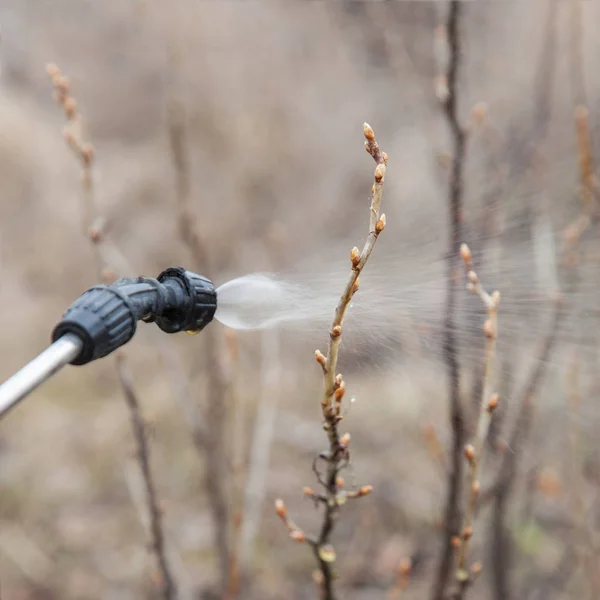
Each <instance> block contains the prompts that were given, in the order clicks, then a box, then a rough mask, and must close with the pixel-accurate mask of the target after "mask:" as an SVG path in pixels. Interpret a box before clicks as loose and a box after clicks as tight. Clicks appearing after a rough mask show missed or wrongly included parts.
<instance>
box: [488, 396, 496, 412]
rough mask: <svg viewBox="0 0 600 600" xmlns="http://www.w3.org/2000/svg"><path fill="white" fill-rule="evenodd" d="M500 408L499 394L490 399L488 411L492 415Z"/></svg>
mask: <svg viewBox="0 0 600 600" xmlns="http://www.w3.org/2000/svg"><path fill="white" fill-rule="evenodd" d="M497 406H498V394H492V397H491V398H490V401H489V402H488V405H487V411H488V412H489V413H492V412H494V411H495V410H496V408H497Z"/></svg>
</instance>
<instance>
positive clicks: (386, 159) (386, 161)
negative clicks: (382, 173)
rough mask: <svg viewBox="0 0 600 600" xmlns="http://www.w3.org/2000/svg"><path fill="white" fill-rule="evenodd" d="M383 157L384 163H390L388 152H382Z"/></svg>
mask: <svg viewBox="0 0 600 600" xmlns="http://www.w3.org/2000/svg"><path fill="white" fill-rule="evenodd" d="M381 158H383V164H384V165H387V164H388V155H387V153H386V152H382V153H381Z"/></svg>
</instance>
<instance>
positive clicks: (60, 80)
mask: <svg viewBox="0 0 600 600" xmlns="http://www.w3.org/2000/svg"><path fill="white" fill-rule="evenodd" d="M52 83H53V84H54V87H55V88H56V90H57V91H58V92H59V93H60V94H62V95H63V96H64V95H65V94H66V93H67V92H68V91H69V80H68V79H67V78H66V77H65V76H64V75H60V74H58V75H55V76H54V77H53V78H52Z"/></svg>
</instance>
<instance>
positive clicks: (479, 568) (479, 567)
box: [471, 562, 483, 577]
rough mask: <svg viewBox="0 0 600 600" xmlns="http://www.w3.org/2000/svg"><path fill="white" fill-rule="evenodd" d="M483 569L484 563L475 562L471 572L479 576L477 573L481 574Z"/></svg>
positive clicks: (474, 575)
mask: <svg viewBox="0 0 600 600" xmlns="http://www.w3.org/2000/svg"><path fill="white" fill-rule="evenodd" d="M482 570H483V565H482V564H481V563H480V562H474V563H473V564H472V565H471V573H472V574H473V577H477V575H479V573H481V571H482Z"/></svg>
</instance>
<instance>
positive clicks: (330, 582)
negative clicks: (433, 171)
mask: <svg viewBox="0 0 600 600" xmlns="http://www.w3.org/2000/svg"><path fill="white" fill-rule="evenodd" d="M364 135H365V140H366V141H365V148H366V150H367V152H368V153H369V154H370V155H371V156H372V157H373V159H374V160H375V162H376V163H377V166H376V167H375V173H374V182H373V187H372V189H371V206H370V219H369V235H368V236H367V240H366V242H365V245H364V247H363V249H362V251H359V250H358V248H356V247H354V248H352V251H351V252H350V261H351V263H352V270H351V271H350V276H349V278H348V281H347V283H346V286H345V287H344V291H343V292H342V296H341V298H340V300H339V302H338V305H337V307H336V310H335V316H334V319H333V323H332V325H331V330H330V332H329V349H328V352H327V356H324V355H323V354H322V353H321V352H320V351H319V350H317V351H316V352H315V356H316V359H317V362H318V363H319V364H320V365H321V368H322V369H323V379H324V386H323V398H322V400H321V411H322V414H323V420H324V423H323V428H324V429H325V431H326V432H327V436H328V438H329V449H328V451H327V452H323V453H322V454H321V455H320V458H321V459H322V460H323V461H324V463H325V465H326V469H325V474H324V475H321V474H320V473H319V471H318V469H317V464H316V461H315V463H314V465H313V468H314V470H315V472H316V474H317V480H318V481H319V483H320V484H321V485H322V486H323V488H324V493H323V494H315V493H314V492H313V491H312V490H311V489H310V488H305V494H306V495H307V496H309V497H311V498H312V499H313V500H314V501H315V502H316V503H318V504H322V505H323V507H324V508H323V522H322V524H321V529H320V531H319V534H318V536H317V537H315V538H313V537H309V536H306V535H305V534H304V532H303V531H302V530H301V529H299V528H298V527H297V526H296V525H295V524H294V523H293V522H292V521H290V520H289V518H288V516H287V511H286V508H285V505H284V503H283V501H282V500H277V501H276V503H275V509H276V512H277V514H278V515H279V517H280V518H282V519H283V521H284V522H285V523H286V525H287V527H288V529H289V531H290V536H291V537H292V538H293V539H295V540H296V541H299V542H304V541H306V542H308V543H309V544H310V545H311V547H312V549H313V552H314V554H315V558H316V559H317V563H318V565H319V578H318V579H319V581H318V582H319V585H320V587H321V590H322V597H323V598H324V599H325V600H333V599H334V598H335V590H334V571H333V563H334V562H335V559H336V554H335V549H334V548H333V546H332V545H331V534H332V532H333V529H334V527H335V521H336V519H337V516H338V512H339V509H340V506H341V505H342V504H343V503H344V502H346V501H347V500H348V499H352V498H360V497H362V496H365V495H367V494H369V493H370V492H371V490H372V486H370V485H365V486H362V487H361V488H359V489H358V490H355V491H349V492H347V491H344V490H343V480H342V478H341V477H340V476H339V474H340V470H341V469H342V468H343V467H344V466H346V465H347V464H348V462H349V460H350V452H349V447H348V446H349V443H350V434H348V433H345V434H344V435H340V434H339V429H338V425H339V423H340V422H341V420H342V418H343V415H342V414H341V407H342V399H343V397H344V393H345V390H346V384H345V382H344V381H343V379H342V375H341V374H340V373H338V374H336V370H337V361H338V354H339V348H340V343H341V341H342V325H343V322H344V316H345V314H346V310H347V309H348V306H349V304H350V302H351V300H352V297H353V296H354V294H355V293H356V292H357V291H358V287H359V275H360V274H361V272H362V270H363V268H364V266H365V264H366V262H367V260H368V259H369V256H370V255H371V252H372V250H373V247H374V246H375V243H376V241H377V238H378V236H379V234H380V233H381V232H382V231H383V230H384V228H385V222H386V221H385V215H383V214H382V215H381V216H380V207H381V197H382V193H383V184H384V179H385V173H386V168H387V167H386V166H387V155H386V154H385V152H382V151H381V150H380V148H379V145H378V144H377V141H376V140H375V134H374V132H373V129H372V128H371V127H370V126H369V125H368V124H367V123H365V124H364Z"/></svg>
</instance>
